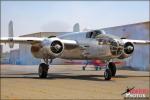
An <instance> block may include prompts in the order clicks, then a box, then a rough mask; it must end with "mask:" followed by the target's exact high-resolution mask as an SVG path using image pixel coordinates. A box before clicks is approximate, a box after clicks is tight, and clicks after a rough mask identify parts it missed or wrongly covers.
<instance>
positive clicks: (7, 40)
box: [0, 37, 44, 44]
mask: <svg viewBox="0 0 150 100" xmlns="http://www.w3.org/2000/svg"><path fill="white" fill-rule="evenodd" d="M43 40H44V38H37V37H2V38H0V43H18V44H20V43H21V44H34V43H40V42H42V41H43Z"/></svg>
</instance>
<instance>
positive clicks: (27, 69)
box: [1, 65, 150, 99]
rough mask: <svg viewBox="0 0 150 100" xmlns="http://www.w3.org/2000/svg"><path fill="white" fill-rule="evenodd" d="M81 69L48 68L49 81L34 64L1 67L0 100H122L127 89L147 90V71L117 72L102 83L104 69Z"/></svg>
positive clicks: (75, 67)
mask: <svg viewBox="0 0 150 100" xmlns="http://www.w3.org/2000/svg"><path fill="white" fill-rule="evenodd" d="M81 69H82V67H81V65H51V67H50V69H49V74H48V78H47V79H39V78H38V74H37V70H38V66H37V65H34V66H33V65H31V66H22V65H1V99H104V98H105V99H123V98H124V95H121V94H122V93H123V92H125V90H126V88H127V87H135V88H136V89H143V88H144V89H145V88H146V89H149V78H150V76H149V72H144V71H128V70H117V75H116V77H114V78H112V80H110V81H105V80H104V77H103V73H104V71H103V70H102V71H95V70H94V68H93V67H92V66H90V67H88V68H87V69H86V71H82V70H81ZM148 96H149V95H148Z"/></svg>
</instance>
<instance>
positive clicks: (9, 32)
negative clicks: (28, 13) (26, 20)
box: [8, 20, 14, 48]
mask: <svg viewBox="0 0 150 100" xmlns="http://www.w3.org/2000/svg"><path fill="white" fill-rule="evenodd" d="M8 36H9V37H10V41H11V42H10V43H9V47H10V48H13V47H14V43H13V36H14V35H13V21H12V20H11V21H10V22H9V25H8Z"/></svg>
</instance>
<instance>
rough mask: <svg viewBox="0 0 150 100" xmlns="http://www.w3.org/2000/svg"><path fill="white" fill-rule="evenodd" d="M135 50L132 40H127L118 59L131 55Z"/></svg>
mask: <svg viewBox="0 0 150 100" xmlns="http://www.w3.org/2000/svg"><path fill="white" fill-rule="evenodd" d="M133 52H134V45H133V43H131V42H126V43H125V44H124V46H123V51H122V54H121V55H120V56H119V57H118V59H124V58H128V57H130V56H131V54H132V53H133Z"/></svg>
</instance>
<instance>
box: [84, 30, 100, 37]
mask: <svg viewBox="0 0 150 100" xmlns="http://www.w3.org/2000/svg"><path fill="white" fill-rule="evenodd" d="M100 34H102V32H101V30H92V31H90V32H87V34H86V38H96V36H98V35H100Z"/></svg>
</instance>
